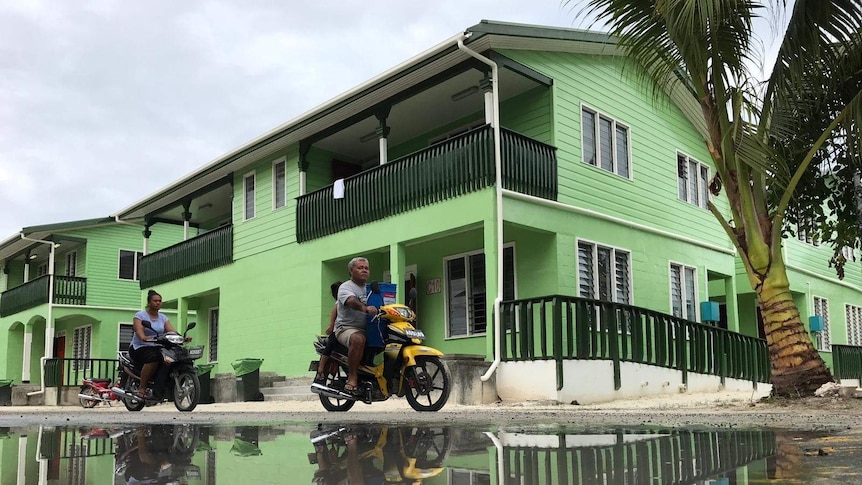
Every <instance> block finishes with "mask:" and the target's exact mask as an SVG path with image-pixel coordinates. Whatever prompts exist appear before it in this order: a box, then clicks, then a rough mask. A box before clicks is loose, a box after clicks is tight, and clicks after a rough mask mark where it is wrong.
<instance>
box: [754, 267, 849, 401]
mask: <svg viewBox="0 0 862 485" xmlns="http://www.w3.org/2000/svg"><path fill="white" fill-rule="evenodd" d="M755 290H756V292H757V300H758V302H759V303H760V311H761V313H762V315H763V325H764V331H765V333H766V342H767V344H768V345H769V357H770V360H771V361H772V392H773V394H774V395H777V396H788V397H798V396H810V395H812V394H814V391H815V390H817V388H819V387H820V386H821V385H823V384H824V383H826V382H831V381H832V374H831V373H830V372H829V368H827V367H826V363H824V362H823V359H822V358H820V354H819V353H817V350H815V349H814V345H813V344H812V343H811V339H810V338H809V337H808V334H807V333H806V332H805V327H804V326H803V324H802V320H801V318H800V315H799V309H798V308H797V307H796V302H794V301H793V296H792V295H791V293H790V286H789V284H788V280H787V274H786V270H785V268H784V267H783V266H777V267H773V268H771V271H770V272H769V274H768V276H767V277H766V279H765V280H764V281H763V283H762V284H761V285H759V286H758V287H756V288H755Z"/></svg>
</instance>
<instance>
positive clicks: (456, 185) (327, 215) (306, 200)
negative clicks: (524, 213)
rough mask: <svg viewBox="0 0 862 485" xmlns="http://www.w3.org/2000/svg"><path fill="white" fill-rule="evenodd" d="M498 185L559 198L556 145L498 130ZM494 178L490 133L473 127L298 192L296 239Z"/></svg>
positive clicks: (323, 233)
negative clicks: (340, 180)
mask: <svg viewBox="0 0 862 485" xmlns="http://www.w3.org/2000/svg"><path fill="white" fill-rule="evenodd" d="M500 142H501V148H502V154H501V155H502V171H503V173H502V179H503V187H504V188H506V189H510V190H514V191H518V192H521V193H524V194H528V195H533V196H536V197H542V198H545V199H551V200H556V198H557V157H556V149H555V148H554V147H552V146H549V145H546V144H544V143H542V142H539V141H537V140H533V139H531V138H529V137H526V136H523V135H519V134H517V133H515V132H512V131H510V130H506V129H502V130H501V141H500ZM492 185H494V132H493V130H492V129H491V127H490V126H484V127H482V128H478V129H475V130H472V131H469V132H467V133H464V134H463V135H460V136H458V137H455V138H453V139H451V140H447V141H445V142H441V143H438V144H435V145H433V146H430V147H428V148H425V149H423V150H420V151H418V152H415V153H412V154H410V155H407V156H405V157H401V158H399V159H397V160H393V161H391V162H389V163H387V164H385V165H381V166H379V167H375V168H372V169H370V170H366V171H365V172H362V173H359V174H357V175H354V176H352V177H348V178H346V179H344V198H342V199H335V198H334V197H333V187H332V185H330V186H328V187H324V188H322V189H320V190H316V191H314V192H311V193H309V194H306V195H303V196H301V197H299V198H298V199H297V204H296V218H297V229H296V239H297V241H299V242H304V241H309V240H312V239H316V238H320V237H324V236H328V235H330V234H335V233H337V232H339V231H343V230H346V229H350V228H353V227H357V226H360V225H362V224H367V223H370V222H374V221H377V220H380V219H383V218H384V217H388V216H392V215H395V214H400V213H402V212H406V211H409V210H413V209H418V208H420V207H424V206H427V205H430V204H434V203H436V202H440V201H442V200H446V199H450V198H453V197H458V196H461V195H464V194H466V193H469V192H474V191H477V190H480V189H483V188H485V187H489V186H492Z"/></svg>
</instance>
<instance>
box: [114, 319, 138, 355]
mask: <svg viewBox="0 0 862 485" xmlns="http://www.w3.org/2000/svg"><path fill="white" fill-rule="evenodd" d="M134 334H135V327H134V325H132V324H131V323H121V324H120V341H119V343H118V345H117V350H122V351H126V350H129V345H130V344H131V343H132V336H133V335H134Z"/></svg>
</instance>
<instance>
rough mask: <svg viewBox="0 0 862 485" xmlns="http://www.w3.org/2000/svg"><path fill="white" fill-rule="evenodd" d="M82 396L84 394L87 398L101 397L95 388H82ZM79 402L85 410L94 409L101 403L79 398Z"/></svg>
mask: <svg viewBox="0 0 862 485" xmlns="http://www.w3.org/2000/svg"><path fill="white" fill-rule="evenodd" d="M81 394H84V395H85V396H92V397H98V396H99V393H98V392H96V390H95V389H93V386H81ZM78 400H79V401H81V407H82V408H84V409H90V408H94V407H96V404H99V401H96V400H95V399H84V398H83V397H82V398H79V399H78Z"/></svg>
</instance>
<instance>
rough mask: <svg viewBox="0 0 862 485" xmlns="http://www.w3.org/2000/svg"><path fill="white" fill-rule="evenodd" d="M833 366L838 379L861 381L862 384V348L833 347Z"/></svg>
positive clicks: (850, 346)
mask: <svg viewBox="0 0 862 485" xmlns="http://www.w3.org/2000/svg"><path fill="white" fill-rule="evenodd" d="M832 365H833V367H834V369H833V370H832V374H833V376H834V377H835V378H836V379H859V381H860V382H862V347H857V346H855V345H833V346H832Z"/></svg>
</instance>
